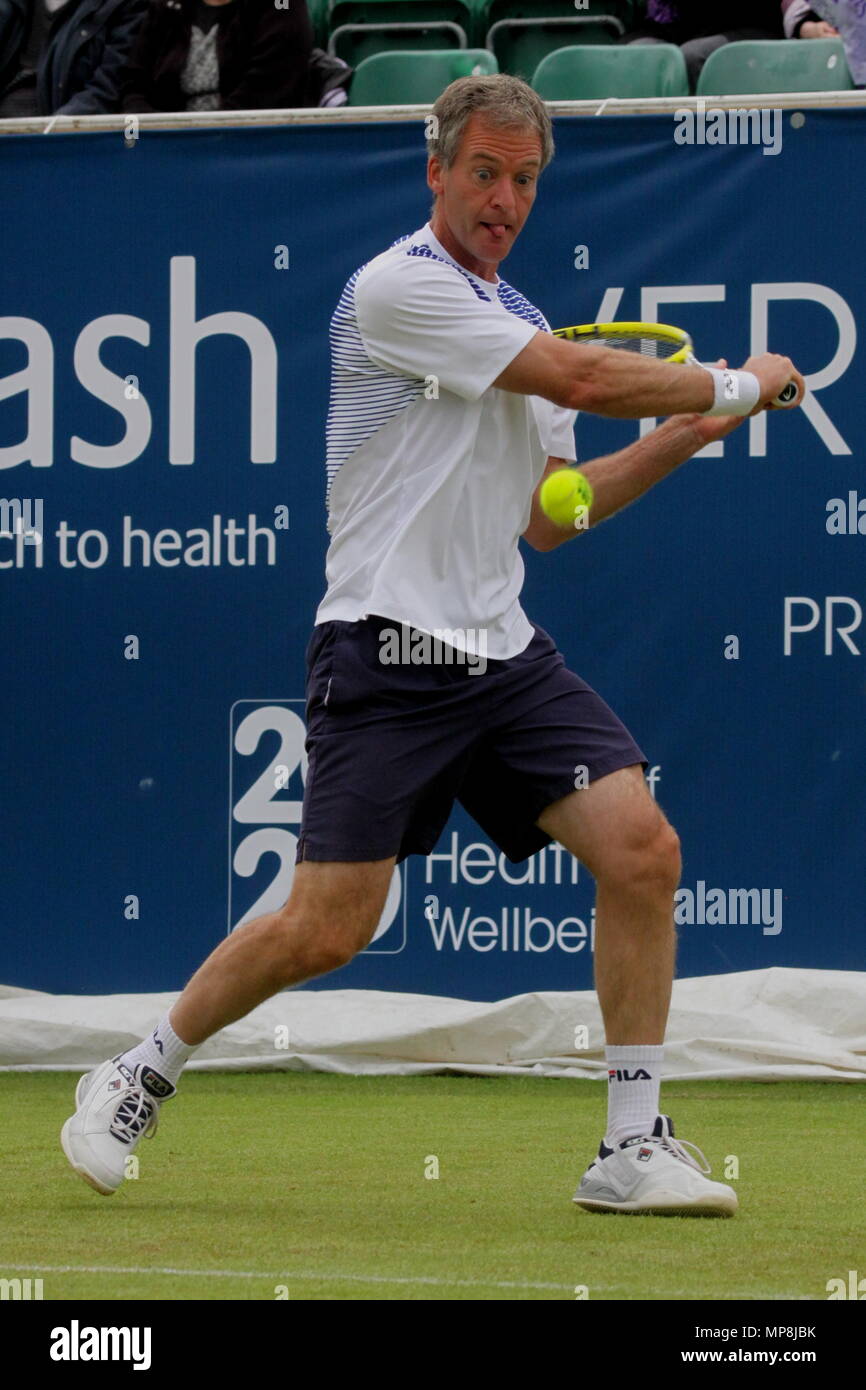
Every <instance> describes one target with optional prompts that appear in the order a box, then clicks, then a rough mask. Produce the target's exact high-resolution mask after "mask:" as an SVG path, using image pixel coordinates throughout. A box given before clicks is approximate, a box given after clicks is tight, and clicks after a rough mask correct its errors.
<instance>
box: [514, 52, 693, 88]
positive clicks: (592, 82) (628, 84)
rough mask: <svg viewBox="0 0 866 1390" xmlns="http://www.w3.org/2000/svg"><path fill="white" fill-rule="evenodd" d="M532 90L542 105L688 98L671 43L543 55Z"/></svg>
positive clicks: (679, 56) (679, 60)
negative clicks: (543, 101)
mask: <svg viewBox="0 0 866 1390" xmlns="http://www.w3.org/2000/svg"><path fill="white" fill-rule="evenodd" d="M532 86H533V87H534V88H535V91H536V92H537V93H538V95H539V96H540V97H543V98H544V100H545V101H592V100H595V99H604V98H605V97H682V96H687V95H688V90H689V79H688V74H687V72H686V63H685V59H684V58H683V55H682V53H681V52H680V50H679V49H678V48H677V47H676V45H675V44H672V43H653V44H633V45H632V44H627V45H626V46H625V47H622V48H598V47H597V46H594V45H591V44H590V45H576V46H574V47H572V48H560V49H558V50H557V51H556V52H555V53H550V54H548V56H547V57H546V58H543V59H542V61H541V62H540V63H539V65H538V68H537V69H536V71H535V74H534V76H533V78H532Z"/></svg>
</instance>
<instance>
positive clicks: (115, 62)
mask: <svg viewBox="0 0 866 1390" xmlns="http://www.w3.org/2000/svg"><path fill="white" fill-rule="evenodd" d="M146 12H147V5H146V0H0V116H50V115H56V114H59V115H63V116H86V115H97V114H99V113H101V112H116V111H119V109H120V92H119V78H120V74H121V72H122V71H123V69H124V68H125V66H126V63H127V60H128V58H129V54H130V52H131V50H132V46H133V44H134V42H135V39H136V37H137V35H138V31H139V29H140V28H141V26H142V24H143V23H144V19H145V15H146Z"/></svg>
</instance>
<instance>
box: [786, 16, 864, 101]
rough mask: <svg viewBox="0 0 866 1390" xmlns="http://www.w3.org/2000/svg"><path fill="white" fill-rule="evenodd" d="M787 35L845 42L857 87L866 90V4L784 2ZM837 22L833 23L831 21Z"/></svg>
mask: <svg viewBox="0 0 866 1390" xmlns="http://www.w3.org/2000/svg"><path fill="white" fill-rule="evenodd" d="M782 12H783V15H784V22H785V35H786V37H787V38H789V39H825V38H834V37H835V36H836V35H838V36H839V38H840V39H841V40H842V43H843V45H844V48H845V57H846V58H847V60H848V67H849V69H850V72H851V78H852V80H853V83H854V86H855V87H859V88H861V90H862V89H863V88H864V87H866V4H864V0H833V3H832V4H831V3H828V0H814V4H813V5H812V6H810V5H808V4H807V3H805V0H782ZM831 19H832V20H833V21H835V22H834V23H831V22H830V20H831Z"/></svg>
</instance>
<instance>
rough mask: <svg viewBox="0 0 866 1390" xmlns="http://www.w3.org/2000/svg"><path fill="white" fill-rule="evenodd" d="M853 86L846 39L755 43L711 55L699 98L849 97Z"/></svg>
mask: <svg viewBox="0 0 866 1390" xmlns="http://www.w3.org/2000/svg"><path fill="white" fill-rule="evenodd" d="M853 86H854V83H853V81H852V79H851V73H850V71H849V69H848V62H847V59H846V57H845V49H844V48H843V47H842V40H841V39H806V40H804V39H763V40H758V39H750V40H748V41H746V40H743V41H742V42H740V43H726V44H725V45H724V47H723V48H717V49H716V51H715V53H711V54H710V56H709V58H708V59H707V61H706V63H705V64H704V67H703V70H702V72H701V75H700V77H699V78H698V86H697V94H698V96H714V97H724V96H738V95H739V94H740V93H742V92H753V93H760V92H847V91H850V89H851V88H852V87H853Z"/></svg>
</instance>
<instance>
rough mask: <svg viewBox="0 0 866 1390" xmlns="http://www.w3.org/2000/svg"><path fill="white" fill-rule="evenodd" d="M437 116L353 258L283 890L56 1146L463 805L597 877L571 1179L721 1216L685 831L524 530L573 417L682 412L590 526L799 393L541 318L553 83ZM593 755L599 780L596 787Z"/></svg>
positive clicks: (758, 369) (481, 90) (610, 471)
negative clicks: (409, 187)
mask: <svg viewBox="0 0 866 1390" xmlns="http://www.w3.org/2000/svg"><path fill="white" fill-rule="evenodd" d="M433 114H434V116H435V118H436V122H435V123H434V131H433V133H432V135H431V138H430V139H429V141H428V184H429V186H430V188H431V189H432V191H433V193H434V195H435V202H434V205H433V210H432V215H431V219H430V222H429V223H428V224H427V225H425V226H424V227H422V228H420V229H419V230H418V231H417V232H414V233H413V234H411V235H410V236H408V237H404V238H401V239H400V240H399V241H398V242H396V243H394V244H393V245H392V246H391V247H390V248H389V249H387V250H385V251H383V252H382V254H380V255H377V256H376V257H375V258H374V259H373V260H371V261H370V262H368V263H367V264H366V265H365V266H362V267H361V269H360V270H359V271H356V272H355V274H354V275H353V276H352V277H351V279H350V280H349V282H348V284H347V285H346V287H345V289H344V291H343V294H342V297H341V299H340V301H339V304H338V306H337V309H336V311H335V313H334V316H333V320H332V324H331V344H332V355H333V378H332V390H331V406H330V412H329V417H328V475H329V520H328V526H329V531H330V534H331V543H330V548H329V551H328V559H327V580H328V588H327V593H326V594H325V597H324V599H323V600H322V603H321V605H320V607H319V610H318V613H317V615H316V625H315V627H314V630H313V635H312V637H311V639H310V643H309V646H308V649H307V664H308V671H307V730H308V736H307V750H308V754H309V768H308V775H307V782H306V790H305V796H304V810H303V821H302V826H301V833H300V837H299V844H298V852H297V864H296V868H295V875H294V881H293V884H292V891H291V895H290V897H289V900H288V902H287V903H286V904H285V906H284V907H283V908H281V909H280V910H279V911H278V912H273V913H268V914H266V915H265V916H262V917H259V918H257V919H256V920H255V921H252V922H249V923H248V924H246V925H245V926H243V927H240V928H239V929H238V930H236V931H235V932H234V933H233V934H232V935H231V936H230V937H229V938H228V939H226V940H225V941H224V942H222V944H221V945H220V946H218V947H217V949H216V950H215V951H214V952H213V954H212V955H211V956H210V957H209V958H208V959H207V960H206V961H205V962H204V964H203V965H202V966H201V967H200V969H199V970H198V971H197V972H196V974H195V975H194V976H193V977H192V979H191V980H190V982H189V984H188V985H187V986H186V989H185V990H184V991H183V993H182V995H181V996H180V998H179V1000H178V1002H177V1003H176V1004H175V1005H174V1007H173V1008H172V1009H171V1011H170V1014H168V1015H167V1016H166V1017H165V1018H164V1019H163V1020H162V1021H161V1022H160V1023H159V1024H158V1025H157V1027H156V1028H155V1030H154V1032H153V1034H152V1035H151V1036H150V1037H149V1038H147V1039H145V1041H144V1042H142V1043H141V1044H140V1045H138V1046H136V1047H134V1048H132V1049H131V1050H130V1051H128V1052H126V1053H124V1054H123V1055H122V1056H119V1057H116V1058H114V1059H112V1060H111V1061H107V1062H105V1063H103V1064H102V1065H101V1066H100V1067H98V1068H97V1069H96V1070H95V1071H94V1072H92V1073H90V1074H89V1075H88V1076H85V1077H83V1078H82V1079H81V1081H80V1082H79V1085H78V1091H77V1093H76V1103H77V1110H76V1113H75V1114H74V1115H73V1116H72V1117H71V1119H69V1120H68V1121H67V1122H66V1125H65V1126H64V1131H63V1147H64V1150H65V1152H66V1155H67V1157H68V1158H69V1160H70V1162H71V1163H72V1165H73V1167H74V1168H75V1169H76V1171H77V1172H79V1173H80V1174H81V1176H82V1177H84V1178H85V1179H86V1180H87V1181H89V1182H90V1183H91V1184H92V1185H93V1186H94V1187H96V1188H97V1190H98V1191H100V1192H103V1193H110V1192H113V1191H114V1190H115V1189H116V1188H117V1187H118V1186H119V1185H120V1183H121V1181H122V1179H123V1174H124V1163H125V1159H126V1157H127V1155H128V1154H129V1153H130V1152H131V1151H132V1150H133V1149H134V1148H135V1146H136V1144H137V1143H138V1141H139V1139H140V1138H141V1136H142V1135H143V1134H144V1133H146V1132H152V1131H153V1129H154V1128H155V1126H156V1121H157V1114H158V1108H159V1104H160V1102H161V1101H162V1100H164V1099H166V1098H167V1097H169V1096H172V1095H174V1093H175V1087H176V1084H177V1081H178V1078H179V1076H180V1073H181V1070H182V1068H183V1066H184V1064H185V1062H186V1061H187V1059H188V1057H189V1056H190V1054H191V1053H192V1052H193V1051H194V1049H195V1048H196V1047H198V1046H199V1045H200V1044H201V1043H203V1042H204V1041H205V1039H206V1038H209V1037H211V1036H212V1034H214V1033H216V1032H217V1031H218V1030H219V1029H221V1028H224V1027H226V1026H227V1025H229V1024H230V1023H233V1022H235V1021H236V1020H237V1019H240V1018H242V1017H244V1015H246V1014H247V1013H249V1011H250V1010H251V1009H254V1008H255V1007H256V1005H258V1004H260V1003H262V1002H263V1001H264V1000H266V999H268V998H269V997H270V996H271V995H273V994H275V993H276V992H277V991H279V990H282V989H285V988H287V987H288V986H290V985H297V984H300V983H301V982H302V981H305V980H309V979H312V978H314V977H316V976H320V975H323V974H326V973H327V972H328V971H331V970H334V969H336V968H337V967H339V966H342V965H345V964H346V963H347V962H348V961H350V960H351V959H352V958H353V956H354V955H355V954H356V953H357V952H358V951H360V950H362V949H363V948H364V947H365V946H366V945H367V944H368V942H369V941H370V940H371V938H372V936H373V933H374V931H375V929H376V926H377V923H378V921H379V918H380V916H381V913H382V910H383V907H384V904H385V899H386V895H387V891H388V887H389V884H390V881H391V877H392V873H393V870H394V865H395V864H396V863H399V862H400V861H401V860H402V859H404V858H405V857H406V856H407V855H408V854H427V853H429V852H430V851H432V849H433V847H434V846H435V844H436V841H437V838H438V836H439V835H440V833H441V831H442V830H443V828H444V826H445V823H446V820H447V818H448V815H449V813H450V809H451V807H452V804H453V802H454V799H455V798H459V800H460V801H461V803H462V804H463V806H464V807H465V808H466V809H467V811H468V812H469V814H470V815H472V816H473V817H474V818H475V820H476V821H477V822H478V823H479V825H480V826H481V827H482V829H483V830H484V831H485V832H486V833H487V835H489V836H490V838H491V839H492V840H493V841H494V842H495V843H496V845H497V846H498V847H499V848H500V849H501V850H502V851H503V852H504V853H505V854H506V855H507V856H508V858H509V859H511V860H512V861H514V862H517V861H520V860H523V859H526V858H527V857H528V856H529V855H532V854H534V853H536V852H537V851H538V850H539V849H541V848H542V847H543V846H544V845H546V844H548V843H549V842H550V841H551V840H556V841H558V842H559V843H560V844H562V845H563V846H564V847H565V848H566V849H567V850H569V851H570V852H571V853H572V854H574V855H575V856H576V857H577V858H578V859H579V860H580V861H581V863H583V864H585V865H586V866H587V868H588V869H589V870H590V872H591V873H592V874H593V876H594V877H595V880H596V886H597V917H596V922H597V925H596V955H595V973H596V987H597V990H598V996H599V1002H600V1006H601V1011H602V1016H603V1019H604V1026H605V1038H606V1057H607V1062H608V1068H609V1078H610V1080H609V1086H608V1119H607V1128H606V1132H605V1136H604V1141H603V1143H602V1145H601V1148H600V1149H599V1153H598V1157H597V1158H596V1159H595V1160H594V1162H593V1163H592V1164H590V1166H589V1168H588V1170H587V1172H586V1173H585V1175H584V1177H583V1179H582V1180H581V1183H580V1186H579V1188H578V1191H577V1194H576V1196H575V1199H574V1200H575V1201H576V1202H578V1203H579V1204H580V1205H581V1206H584V1207H587V1208H589V1209H590V1210H616V1211H671V1210H673V1211H682V1212H686V1213H720V1214H730V1213H732V1212H733V1211H734V1209H735V1208H736V1205H737V1199H736V1196H735V1194H734V1192H733V1190H732V1189H731V1188H730V1187H727V1186H725V1185H723V1184H721V1183H716V1182H712V1181H710V1180H709V1178H708V1177H707V1176H706V1175H707V1173H708V1172H709V1168H708V1166H707V1165H706V1162H705V1160H703V1157H702V1156H701V1161H700V1162H698V1161H697V1160H696V1159H694V1158H693V1157H692V1156H691V1155H690V1154H689V1153H688V1151H687V1149H686V1148H685V1147H683V1145H682V1144H681V1143H680V1141H678V1140H677V1139H675V1138H674V1135H673V1128H672V1125H671V1123H670V1120H669V1118H668V1117H667V1116H664V1115H662V1114H660V1113H659V1080H660V1075H661V1068H662V1043H663V1038H664V1032H665V1024H666V1020H667V1014H668V1008H669V1004H670V996H671V982H672V978H673V970H674V952H675V935H674V926H673V897H674V892H675V890H676V888H677V885H678V883H679V873H680V859H679V846H678V840H677V837H676V835H675V833H674V831H673V830H672V828H671V826H670V825H669V824H668V822H667V820H666V819H665V817H664V815H663V814H662V812H661V810H660V809H659V807H658V806H657V805H656V803H655V802H654V800H653V798H652V796H651V795H650V793H649V791H648V789H647V787H646V784H645V781H644V776H643V770H644V768H645V766H646V760H645V759H644V756H643V753H642V752H641V750H640V748H639V747H638V746H637V744H636V743H635V742H634V740H633V739H632V737H631V735H630V734H629V733H628V731H627V730H626V729H625V728H624V726H623V725H622V724H621V723H620V721H619V720H618V719H617V718H616V716H615V715H614V714H613V713H612V711H611V710H610V709H609V708H608V707H607V705H606V704H605V703H604V702H603V701H602V700H601V699H600V697H599V696H598V695H596V694H595V693H594V692H593V691H592V690H591V689H590V688H589V687H588V686H587V685H586V683H585V682H584V681H582V680H581V679H580V678H579V677H578V676H576V675H574V674H572V673H571V672H570V671H568V670H567V669H566V667H565V664H564V662H563V659H562V657H561V656H560V655H559V653H558V652H557V650H556V647H555V646H554V644H553V642H552V640H551V639H550V637H548V635H547V634H546V633H545V632H543V631H542V630H541V629H540V628H538V627H536V626H535V625H534V624H532V623H531V622H530V621H529V620H528V619H527V617H526V616H525V614H524V613H523V610H522V609H521V607H520V603H519V595H520V589H521V585H522V580H523V563H522V560H521V558H520V555H519V551H518V541H519V538H520V536H521V534H522V535H523V536H524V538H525V539H526V540H527V541H528V542H529V544H530V545H532V546H534V547H535V548H536V549H538V550H543V551H546V550H552V549H553V548H554V547H555V546H557V545H560V544H562V543H563V542H564V541H566V540H568V539H571V538H573V537H574V536H575V535H577V534H579V532H578V531H576V530H575V529H574V527H573V526H572V527H568V528H564V527H559V526H556V525H554V523H553V522H551V521H550V520H548V519H547V518H546V517H545V516H544V514H543V513H542V512H541V510H540V507H539V504H538V488H539V484H540V483H541V481H542V478H543V477H544V476H545V475H546V473H547V472H550V471H551V470H553V469H555V468H558V467H561V466H562V465H563V464H564V463H566V462H568V461H571V460H573V459H574V458H575V451H574V434H573V426H574V421H575V412H576V411H577V410H588V411H593V412H595V413H597V414H600V415H606V416H612V417H626V418H633V419H637V418H640V417H645V416H667V417H670V418H668V419H666V420H665V421H664V423H663V424H662V425H661V426H660V427H659V428H658V429H656V430H655V431H654V433H652V434H651V435H649V436H647V437H645V438H644V439H642V440H640V441H639V442H637V443H635V444H631V445H629V446H628V447H627V448H625V449H622V450H620V451H619V452H617V453H614V454H612V455H610V456H608V457H606V458H600V459H596V460H594V461H593V462H591V463H588V464H586V465H585V466H584V467H583V472H584V473H585V475H586V477H587V478H588V479H589V480H590V482H591V484H592V486H593V488H594V492H595V501H594V504H593V508H592V512H591V516H590V520H591V523H592V524H593V525H597V524H598V523H599V522H600V521H603V520H605V518H607V517H609V516H612V515H613V514H614V513H615V512H617V511H619V510H620V509H621V508H622V507H624V506H626V505H627V504H628V503H630V502H633V501H634V500H635V498H637V497H639V496H641V494H642V493H644V492H646V490H647V489H648V488H650V487H652V486H653V485H654V484H655V483H658V482H660V481H661V480H662V479H663V478H664V477H666V476H667V475H668V474H669V473H671V472H672V471H673V469H675V468H677V467H678V466H679V465H680V464H681V463H684V462H685V461H686V460H687V459H689V458H690V457H691V456H692V455H693V454H695V453H696V452H698V450H700V449H701V448H703V446H704V445H705V444H707V443H709V442H710V441H711V440H714V439H719V438H721V437H722V436H723V435H725V434H727V433H728V432H729V431H730V430H731V429H732V428H734V427H735V426H736V424H737V423H738V421H739V420H740V419H742V417H743V416H744V415H745V414H748V413H750V412H752V411H754V410H756V409H762V408H764V407H765V406H766V405H767V404H768V403H769V402H770V401H772V400H773V399H774V397H776V396H777V395H778V393H779V392H780V391H781V390H782V388H783V387H784V386H785V385H786V384H787V382H788V381H789V380H790V379H792V378H793V379H794V380H795V381H796V382H797V385H798V388H799V392H800V396H802V391H803V380H802V377H800V376H799V374H798V373H796V372H795V371H794V368H793V366H792V364H791V362H790V361H789V360H788V359H787V358H785V357H778V356H775V355H772V354H765V355H763V356H761V357H758V358H755V359H751V360H750V361H748V362H747V363H746V365H745V368H744V369H743V371H741V372H739V373H734V374H733V390H734V391H735V393H736V394H737V395H738V399H736V400H730V399H728V398H727V397H728V396H729V395H730V393H731V389H732V376H731V374H730V373H723V372H722V371H721V370H712V369H701V368H698V367H695V366H684V365H671V364H670V363H665V362H659V361H654V360H652V359H649V358H642V357H638V356H635V355H633V354H631V353H626V352H615V351H610V350H609V349H605V348H602V347H598V346H587V345H580V344H575V343H570V342H566V341H563V340H561V339H557V338H555V337H553V336H552V334H551V332H550V325H549V324H548V323H547V320H546V319H545V318H544V316H543V315H542V314H541V313H540V312H539V311H538V309H536V308H535V307H534V306H533V305H531V304H529V303H528V302H527V301H526V300H525V299H524V298H523V296H522V295H521V294H519V293H518V291H517V290H515V289H513V288H512V287H511V286H510V285H508V284H506V283H505V281H504V280H502V279H500V278H499V276H498V273H497V267H498V266H499V265H500V263H501V262H502V261H503V260H504V259H505V257H506V256H507V255H508V253H509V251H510V250H511V247H512V246H513V245H514V242H515V239H516V237H517V236H518V235H519V233H520V231H521V229H522V227H523V225H524V223H525V222H526V219H527V217H528V216H529V213H530V211H531V209H532V206H533V203H534V202H535V197H536V189H537V184H538V178H539V175H540V174H541V172H542V170H543V169H544V168H545V166H546V165H547V164H548V163H549V162H550V159H551V158H552V154H553V142H552V134H551V124H550V119H549V117H548V114H547V111H546V109H545V107H544V104H543V103H542V102H541V101H540V100H539V98H538V97H537V96H536V95H535V94H534V93H533V92H532V90H531V89H530V88H529V87H528V86H527V85H526V84H525V83H524V82H522V81H520V80H519V79H518V78H513V77H508V76H497V77H480V78H474V77H469V78H461V79H459V80H458V81H457V82H454V83H452V85H451V86H450V87H449V88H448V89H447V90H446V91H445V92H444V93H443V94H442V96H441V97H440V98H439V100H438V101H437V103H436V105H435V107H434V113H433ZM437 127H438V128H437ZM433 380H435V383H436V389H435V390H434V391H430V390H428V389H427V388H428V386H429V384H430V383H431V381H433ZM726 385H727V388H728V389H727V392H726V390H725V386H726ZM395 628H399V629H400V630H401V631H402V630H403V629H409V630H412V631H414V632H415V633H416V634H419V633H420V634H424V633H426V634H433V635H435V634H442V633H447V634H448V637H447V638H442V639H438V638H437V642H438V646H437V644H436V643H434V645H433V647H432V648H431V651H432V652H434V653H436V654H438V655H439V656H440V657H441V656H442V654H443V644H445V645H448V646H449V647H451V648H452V651H451V652H450V653H449V654H450V655H451V656H452V657H455V656H457V655H458V654H461V653H462V655H463V657H464V658H468V657H469V656H470V654H471V653H472V652H475V653H476V654H477V653H478V650H479V645H480V644H479V643H478V640H477V634H481V633H483V634H484V639H485V644H486V645H485V654H486V661H485V669H484V670H483V671H482V670H480V669H473V663H472V662H471V661H470V660H468V659H464V660H463V661H462V662H461V661H460V660H451V661H442V660H440V661H436V660H431V661H429V662H428V663H427V664H426V665H418V664H412V663H408V664H400V663H397V664H393V663H389V662H386V661H384V660H383V659H381V658H382V652H383V644H384V643H385V641H386V640H387V634H388V633H389V632H393V630H394V629H395ZM473 634H474V635H475V636H474V637H473ZM474 665H476V666H477V662H476V663H474ZM577 767H583V768H586V769H587V774H588V783H589V785H587V786H583V787H581V789H579V790H575V769H576V768H577ZM690 1147H694V1146H690ZM699 1152H700V1151H698V1153H699Z"/></svg>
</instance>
